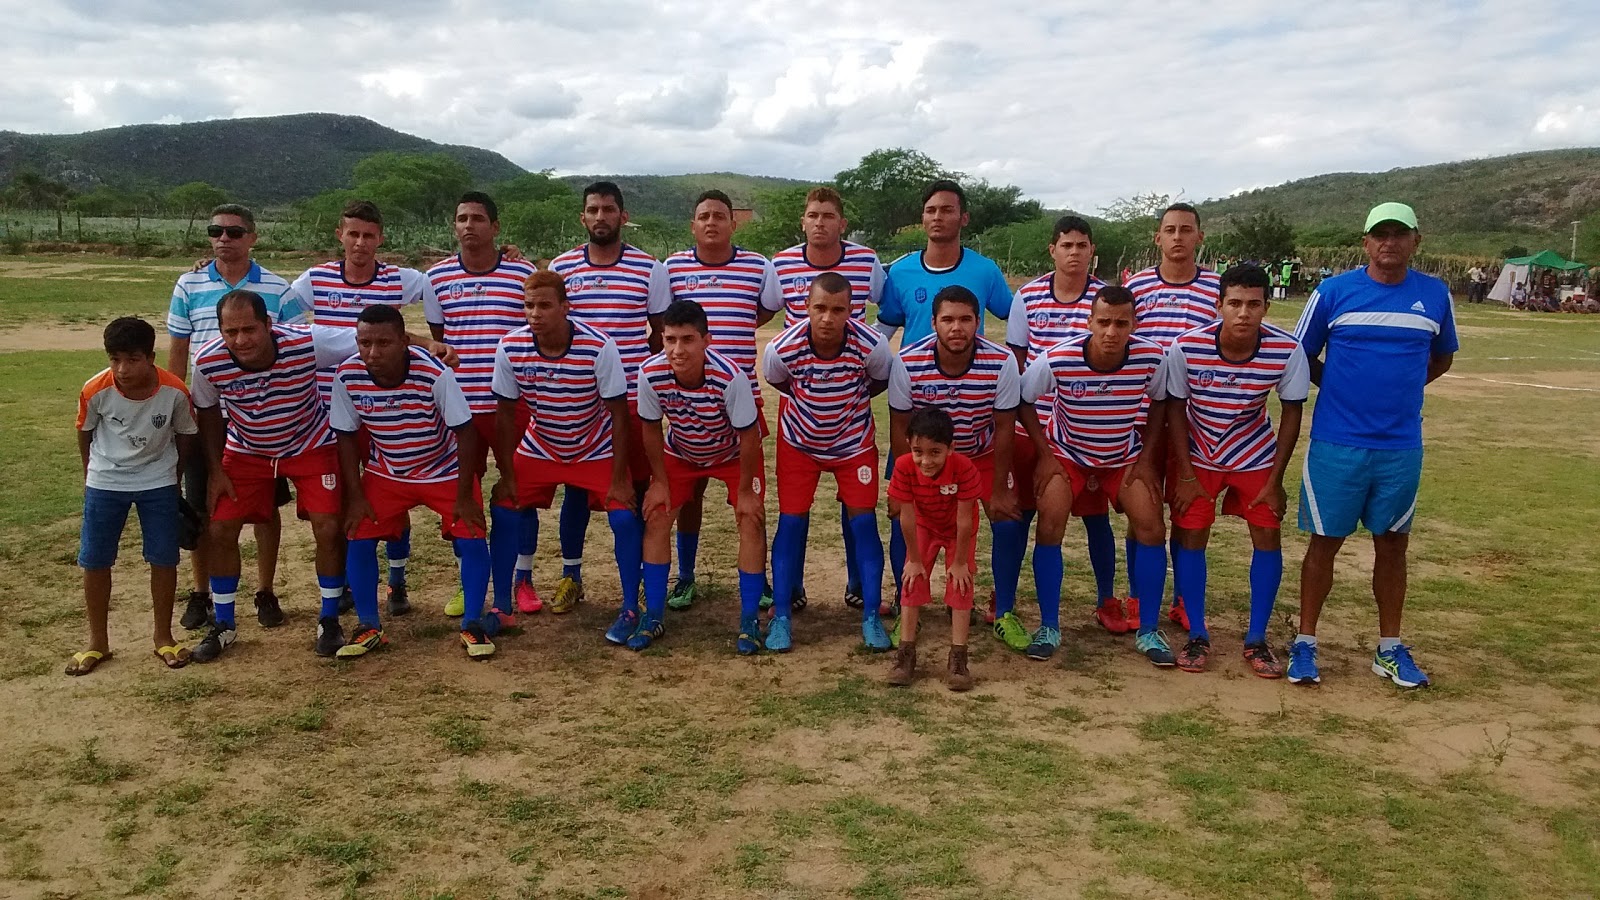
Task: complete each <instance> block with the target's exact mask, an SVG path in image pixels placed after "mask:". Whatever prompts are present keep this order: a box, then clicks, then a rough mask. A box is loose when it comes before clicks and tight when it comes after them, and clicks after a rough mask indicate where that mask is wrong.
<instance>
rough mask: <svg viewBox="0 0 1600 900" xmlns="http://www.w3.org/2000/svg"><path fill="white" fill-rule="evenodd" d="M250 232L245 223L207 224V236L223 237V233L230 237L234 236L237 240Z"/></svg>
mask: <svg viewBox="0 0 1600 900" xmlns="http://www.w3.org/2000/svg"><path fill="white" fill-rule="evenodd" d="M249 233H250V229H248V228H245V227H244V226H243V225H207V226H206V236H207V237H214V238H219V237H222V236H223V235H227V236H228V237H231V238H233V239H234V240H236V241H237V240H239V239H240V238H242V237H244V236H245V235H247V234H249Z"/></svg>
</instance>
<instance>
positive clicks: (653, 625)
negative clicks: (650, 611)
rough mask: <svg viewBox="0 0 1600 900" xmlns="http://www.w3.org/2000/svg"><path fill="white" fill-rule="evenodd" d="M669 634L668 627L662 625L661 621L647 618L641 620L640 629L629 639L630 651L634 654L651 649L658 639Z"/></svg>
mask: <svg viewBox="0 0 1600 900" xmlns="http://www.w3.org/2000/svg"><path fill="white" fill-rule="evenodd" d="M666 633H667V626H665V625H663V624H661V620H660V619H652V618H650V617H648V616H646V617H645V618H643V619H640V620H639V629H638V630H637V631H635V632H634V633H633V636H632V637H630V638H628V649H629V650H632V651H634V652H636V653H637V652H638V651H640V650H645V649H647V648H649V646H650V644H651V643H652V642H654V641H655V639H656V638H658V637H661V636H662V635H664V634H666Z"/></svg>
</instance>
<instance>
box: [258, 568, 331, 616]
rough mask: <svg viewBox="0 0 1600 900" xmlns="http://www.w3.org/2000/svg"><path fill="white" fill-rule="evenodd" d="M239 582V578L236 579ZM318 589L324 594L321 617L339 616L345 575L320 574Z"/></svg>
mask: <svg viewBox="0 0 1600 900" xmlns="http://www.w3.org/2000/svg"><path fill="white" fill-rule="evenodd" d="M236 582H237V579H236ZM317 590H318V592H319V593H321V594H322V612H321V613H320V614H319V615H320V616H321V618H324V619H326V618H328V617H329V616H333V617H335V618H338V616H339V600H340V598H342V597H343V596H344V576H343V575H318V576H317Z"/></svg>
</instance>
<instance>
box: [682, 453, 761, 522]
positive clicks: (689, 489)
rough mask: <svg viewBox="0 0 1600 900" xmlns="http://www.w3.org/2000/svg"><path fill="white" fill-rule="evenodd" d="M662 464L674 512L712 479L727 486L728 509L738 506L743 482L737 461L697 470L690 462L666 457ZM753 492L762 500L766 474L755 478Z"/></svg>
mask: <svg viewBox="0 0 1600 900" xmlns="http://www.w3.org/2000/svg"><path fill="white" fill-rule="evenodd" d="M666 463H667V491H668V492H669V493H671V495H672V499H671V500H670V501H669V502H670V503H671V504H672V508H673V509H677V508H678V507H680V506H682V505H684V504H685V503H688V502H689V498H691V497H693V496H694V491H695V486H696V485H698V484H699V483H700V481H701V480H702V479H712V478H714V479H716V480H717V481H720V482H722V483H723V484H725V485H727V486H728V505H729V506H733V505H734V504H735V503H737V502H738V500H739V488H740V482H741V481H743V479H744V474H743V470H742V469H741V468H740V466H739V460H737V459H734V460H732V461H730V462H725V463H723V464H721V465H718V466H697V465H695V464H694V463H692V462H688V461H686V460H682V459H679V458H678V457H676V456H673V455H672V454H670V453H668V454H666ZM755 490H756V496H757V497H760V498H762V500H765V499H766V496H767V476H766V473H764V472H763V473H762V474H761V475H759V476H757V478H756V484H755Z"/></svg>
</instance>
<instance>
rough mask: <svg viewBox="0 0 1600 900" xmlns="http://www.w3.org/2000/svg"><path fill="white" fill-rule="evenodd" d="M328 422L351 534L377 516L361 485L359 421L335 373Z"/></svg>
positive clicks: (353, 405)
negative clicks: (335, 449) (342, 485)
mask: <svg viewBox="0 0 1600 900" xmlns="http://www.w3.org/2000/svg"><path fill="white" fill-rule="evenodd" d="M346 330H347V331H354V330H355V329H354V328H350V329H346ZM328 425H329V426H330V427H331V428H332V429H333V434H334V439H335V441H336V442H337V443H338V446H339V480H341V481H343V482H344V530H345V535H346V536H347V537H354V536H355V533H356V529H357V528H359V527H360V526H361V523H362V522H365V521H368V520H371V521H374V522H376V521H377V519H378V516H377V514H376V513H374V512H373V510H372V504H370V503H368V502H367V494H366V492H365V491H363V490H362V487H361V463H362V462H363V460H362V459H361V441H360V437H359V434H358V432H360V430H361V420H360V419H359V418H358V417H357V414H356V405H355V403H353V402H351V400H350V391H349V389H348V388H346V387H345V384H344V381H343V380H342V379H340V378H339V377H337V376H335V377H334V379H333V396H332V397H331V398H330V399H329V401H328Z"/></svg>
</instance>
